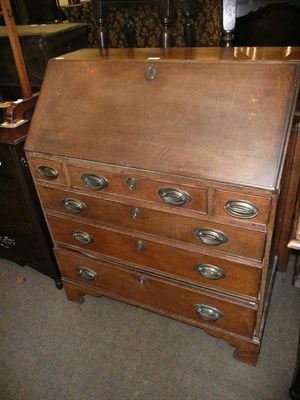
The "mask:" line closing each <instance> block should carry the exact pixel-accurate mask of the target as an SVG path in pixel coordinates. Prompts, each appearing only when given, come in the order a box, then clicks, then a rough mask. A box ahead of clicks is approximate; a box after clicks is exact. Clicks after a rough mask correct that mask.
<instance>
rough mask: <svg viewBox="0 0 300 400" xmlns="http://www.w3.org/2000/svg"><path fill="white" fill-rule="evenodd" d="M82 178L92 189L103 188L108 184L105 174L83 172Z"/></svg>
mask: <svg viewBox="0 0 300 400" xmlns="http://www.w3.org/2000/svg"><path fill="white" fill-rule="evenodd" d="M81 180H82V182H83V184H84V185H85V186H86V187H87V188H88V189H91V190H102V189H105V188H106V187H107V186H108V180H107V179H106V178H104V176H98V175H94V174H83V175H82V176H81Z"/></svg>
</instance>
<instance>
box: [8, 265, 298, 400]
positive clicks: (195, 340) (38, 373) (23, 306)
mask: <svg viewBox="0 0 300 400" xmlns="http://www.w3.org/2000/svg"><path fill="white" fill-rule="evenodd" d="M292 274H293V269H292V265H290V266H289V268H288V271H287V273H279V272H277V274H276V278H275V284H274V291H273V295H272V299H271V304H270V312H269V314H268V318H267V321H266V328H265V335H264V340H263V344H262V348H261V353H260V357H259V361H258V364H257V366H256V367H253V366H250V365H247V364H244V363H242V362H239V361H236V360H235V359H234V358H233V357H232V353H233V348H232V347H230V346H229V345H228V344H227V343H225V342H223V341H221V340H218V339H214V338H212V337H210V336H208V335H206V334H205V333H204V332H203V331H201V330H200V329H197V328H194V327H191V326H188V325H185V324H183V323H179V322H176V321H173V320H171V319H168V318H165V317H161V316H159V315H156V314H154V313H150V312H148V311H143V310H141V309H138V308H136V307H132V306H128V305H125V304H122V303H120V302H117V301H113V300H110V299H107V298H104V297H102V298H100V299H97V298H93V297H90V296H86V299H85V302H84V303H83V304H82V305H78V304H75V303H73V302H70V301H68V300H67V299H66V296H65V293H64V291H63V290H58V289H57V288H56V287H55V285H54V284H53V282H52V280H51V279H49V278H47V277H46V276H44V275H41V274H39V273H38V272H36V271H35V270H33V269H32V268H30V267H20V266H18V265H16V264H14V263H12V262H10V261H7V260H0V282H1V283H0V361H1V364H0V399H1V400H62V399H64V400H134V399H138V400H202V399H205V400H217V399H222V400H240V399H242V400H285V399H289V396H288V389H289V386H290V384H291V380H292V376H293V371H294V367H295V362H296V348H297V342H298V331H299V322H300V313H299V310H300V289H297V288H295V287H294V286H292ZM20 277H21V278H24V279H25V281H24V283H17V282H18V280H19V278H20Z"/></svg>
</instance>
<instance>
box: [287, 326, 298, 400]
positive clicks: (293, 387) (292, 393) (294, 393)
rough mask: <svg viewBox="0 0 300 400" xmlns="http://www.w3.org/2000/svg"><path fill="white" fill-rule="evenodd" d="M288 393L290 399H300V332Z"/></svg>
mask: <svg viewBox="0 0 300 400" xmlns="http://www.w3.org/2000/svg"><path fill="white" fill-rule="evenodd" d="M289 394H290V398H291V399H292V400H300V332H299V341H298V353H297V363H296V369H295V372H294V377H293V382H292V385H291V387H290V390H289Z"/></svg>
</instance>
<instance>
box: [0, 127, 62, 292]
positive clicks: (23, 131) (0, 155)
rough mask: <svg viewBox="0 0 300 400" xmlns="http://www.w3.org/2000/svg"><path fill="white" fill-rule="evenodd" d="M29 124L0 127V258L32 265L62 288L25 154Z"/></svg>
mask: <svg viewBox="0 0 300 400" xmlns="http://www.w3.org/2000/svg"><path fill="white" fill-rule="evenodd" d="M28 127H29V122H28V123H26V124H23V125H20V126H19V127H17V128H3V127H1V128H0V198H1V207H0V258H5V259H9V260H12V261H14V262H16V263H17V264H19V265H28V266H30V267H33V268H35V269H36V270H38V271H39V272H41V273H43V274H45V275H47V276H49V277H50V278H52V279H53V280H54V281H55V284H56V286H57V287H58V288H61V287H62V284H61V280H60V273H59V270H58V268H57V264H56V261H55V258H54V256H53V251H52V248H53V245H52V242H51V238H50V235H49V232H48V229H47V226H46V223H45V219H44V216H43V213H42V210H41V207H40V203H39V200H38V197H37V194H36V190H35V187H34V184H33V181H32V177H31V174H30V171H29V168H28V164H27V160H26V157H25V154H24V151H23V146H24V142H25V138H26V135H27V131H28Z"/></svg>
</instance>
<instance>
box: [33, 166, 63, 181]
mask: <svg viewBox="0 0 300 400" xmlns="http://www.w3.org/2000/svg"><path fill="white" fill-rule="evenodd" d="M37 173H38V174H39V175H40V176H41V177H42V178H45V179H48V180H50V181H54V180H55V179H57V178H58V172H57V171H56V169H54V168H52V167H47V166H46V165H41V166H40V167H38V169H37Z"/></svg>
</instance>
